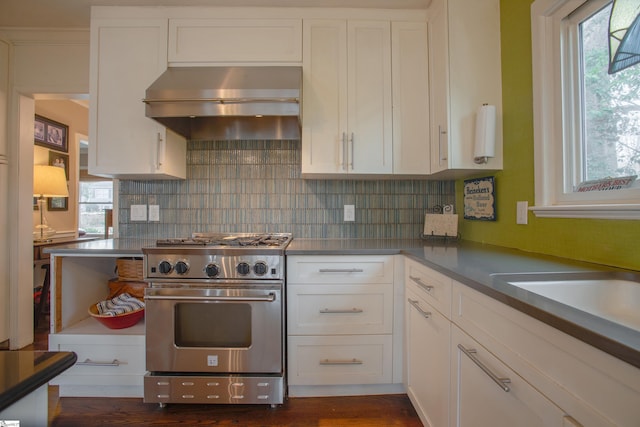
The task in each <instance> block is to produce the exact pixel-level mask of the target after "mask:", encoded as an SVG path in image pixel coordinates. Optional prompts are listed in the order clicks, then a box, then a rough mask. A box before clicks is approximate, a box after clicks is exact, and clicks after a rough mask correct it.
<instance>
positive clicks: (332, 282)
mask: <svg viewBox="0 0 640 427" xmlns="http://www.w3.org/2000/svg"><path fill="white" fill-rule="evenodd" d="M395 292H396V287H395V280H394V258H393V256H288V257H287V377H288V385H289V395H290V396H293V397H296V396H327V395H348V394H369V393H373V394H378V393H390V392H391V393H398V392H402V378H401V366H398V363H397V362H398V359H399V358H398V354H400V352H401V351H402V350H401V346H400V343H401V339H400V340H399V339H398V338H397V337H395V336H394V325H396V326H397V325H398V324H400V323H401V322H398V321H397V319H396V318H395V316H396V315H397V314H398V313H397V310H395V300H396V298H395ZM394 362H395V363H394Z"/></svg>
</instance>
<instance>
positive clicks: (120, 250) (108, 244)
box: [44, 239, 157, 257]
mask: <svg viewBox="0 0 640 427" xmlns="http://www.w3.org/2000/svg"><path fill="white" fill-rule="evenodd" d="M156 240H157V239H99V240H90V241H87V242H82V243H70V244H66V245H56V246H52V247H47V248H45V249H44V252H45V253H50V254H54V255H66V256H83V255H89V254H90V255H106V256H140V257H141V256H142V248H143V247H145V246H155V244H156Z"/></svg>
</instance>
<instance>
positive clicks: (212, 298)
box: [144, 293, 276, 302]
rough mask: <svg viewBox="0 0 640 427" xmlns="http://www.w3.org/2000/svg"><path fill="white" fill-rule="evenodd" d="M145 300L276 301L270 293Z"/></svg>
mask: <svg viewBox="0 0 640 427" xmlns="http://www.w3.org/2000/svg"><path fill="white" fill-rule="evenodd" d="M144 299H145V300H152V299H155V300H172V301H175V300H180V301H246V302H248V301H260V302H273V301H275V300H276V294H274V293H270V294H269V295H265V296H256V297H235V296H234V297H224V296H209V297H199V296H188V295H171V296H169V295H145V297H144Z"/></svg>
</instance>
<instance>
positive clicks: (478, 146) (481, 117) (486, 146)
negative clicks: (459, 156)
mask: <svg viewBox="0 0 640 427" xmlns="http://www.w3.org/2000/svg"><path fill="white" fill-rule="evenodd" d="M495 152H496V106H495V105H487V104H484V105H482V106H480V108H478V111H477V113H476V140H475V149H474V151H473V160H474V162H476V163H487V161H488V157H494V156H495Z"/></svg>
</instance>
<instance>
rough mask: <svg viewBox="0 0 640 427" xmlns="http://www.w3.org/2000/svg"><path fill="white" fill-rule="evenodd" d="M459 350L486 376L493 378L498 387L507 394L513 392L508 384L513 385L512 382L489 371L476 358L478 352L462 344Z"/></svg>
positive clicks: (459, 345)
mask: <svg viewBox="0 0 640 427" xmlns="http://www.w3.org/2000/svg"><path fill="white" fill-rule="evenodd" d="M458 348H459V349H460V350H461V351H462V352H463V353H464V354H466V355H467V357H469V359H471V361H472V362H473V363H475V364H476V365H477V366H478V368H480V369H482V372H484V373H485V374H487V375H488V376H489V378H491V379H492V380H493V381H494V382H495V383H496V384H498V386H499V387H500V388H501V389H502V390H503V391H505V392H508V391H509V390H511V389H510V388H509V386H508V385H507V384H510V383H511V380H510V379H509V378H500V377H499V376H497V375H496V374H494V373H493V372H491V369H489V368H488V367H487V366H486V365H485V364H484V363H482V362H481V361H480V359H478V358H477V357H476V353H477V351H476V350H475V349H473V348H469V349H467V348H464V346H463V345H462V344H458Z"/></svg>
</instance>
